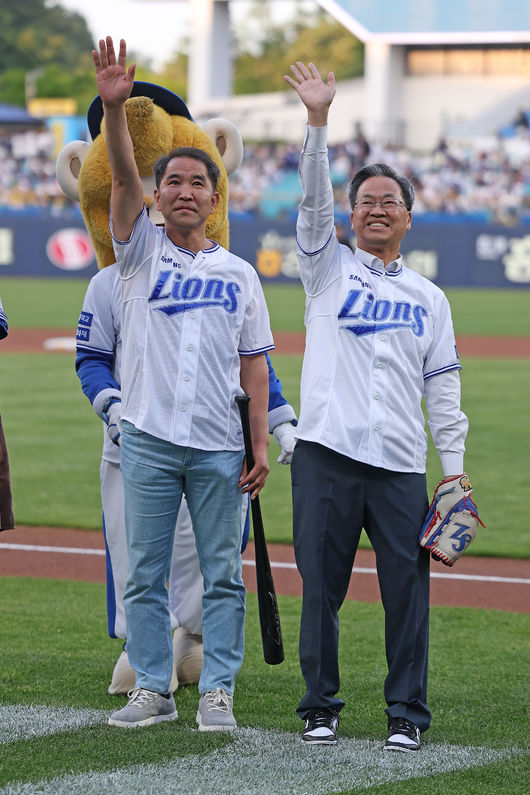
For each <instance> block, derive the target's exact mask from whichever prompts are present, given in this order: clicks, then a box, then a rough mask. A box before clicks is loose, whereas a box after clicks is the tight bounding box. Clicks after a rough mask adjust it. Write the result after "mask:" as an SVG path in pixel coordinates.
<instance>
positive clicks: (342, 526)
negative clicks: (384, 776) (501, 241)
mask: <svg viewBox="0 0 530 795" xmlns="http://www.w3.org/2000/svg"><path fill="white" fill-rule="evenodd" d="M291 72H292V76H286V77H285V80H286V81H287V82H288V83H289V84H290V85H291V86H292V87H293V88H294V89H295V91H296V92H297V93H298V95H299V97H300V99H301V100H302V102H303V103H304V105H305V106H306V108H307V114H308V126H307V131H306V136H305V141H304V145H303V149H302V153H301V157H300V178H301V181H302V189H303V198H302V202H301V204H300V208H299V216H298V221H297V250H298V259H299V262H300V275H301V279H302V283H303V285H304V288H305V291H306V295H307V299H306V316H305V318H306V328H307V331H306V350H305V355H304V364H303V370H302V383H301V412H300V421H299V425H298V428H297V433H296V436H297V439H298V441H297V443H296V447H295V450H294V455H293V460H292V465H291V470H292V471H291V474H292V487H293V526H294V546H295V554H296V562H297V566H298V569H299V571H300V574H301V576H302V579H303V589H304V590H303V606H302V618H301V626H300V664H301V668H302V674H303V676H304V680H305V683H306V688H307V689H306V693H305V694H304V696H303V698H302V699H301V701H300V704H299V706H298V709H297V712H298V714H299V716H300V717H301V718H302V720H304V721H305V727H304V730H303V734H302V737H303V739H304V740H305V741H306V742H307V743H314V744H333V743H335V742H336V733H337V728H338V724H339V713H340V710H341V709H342V707H343V706H344V701H343V700H342V699H340V698H337V695H336V694H337V692H338V690H339V686H340V682H339V666H338V641H339V625H338V610H339V608H340V606H341V604H342V602H343V601H344V598H345V596H346V592H347V589H348V585H349V581H350V575H351V570H352V566H353V561H354V557H355V553H356V550H357V545H358V542H359V537H360V534H361V530H362V528H363V527H364V529H365V530H366V533H367V534H368V537H369V539H370V542H371V544H372V546H373V548H374V550H375V554H376V561H377V571H378V577H379V585H380V590H381V599H382V602H383V606H384V610H385V633H386V656H387V663H388V675H387V677H386V680H385V700H386V703H387V707H386V713H387V717H388V739H387V741H386V744H385V746H384V747H385V749H388V750H397V751H417V750H418V749H419V748H420V733H421V732H423V731H425V730H426V729H428V728H429V724H430V712H429V709H428V707H427V653H428V621H429V553H428V552H427V551H426V550H425V549H423V548H421V547H420V546H419V544H418V535H419V532H420V529H421V527H422V523H423V521H424V518H425V515H426V513H427V509H428V505H429V503H428V499H427V490H426V478H425V460H426V451H427V436H426V433H425V428H424V419H423V414H422V409H421V401H422V397H423V395H425V399H426V405H427V410H428V413H429V425H430V429H431V433H432V436H433V440H434V443H435V445H436V447H437V449H438V452H439V454H440V459H441V464H442V468H443V471H444V475H445V476H446V477H449V476H454V475H455V474H457V473H462V472H463V454H464V442H465V438H466V434H467V427H468V423H467V419H466V417H465V415H464V414H463V413H462V412H461V411H460V380H459V373H458V371H459V370H460V364H459V362H458V355H457V351H456V347H455V339H454V332H453V326H452V321H451V313H450V309H449V305H448V302H447V300H446V298H445V296H444V294H443V293H442V291H441V290H440V289H438V288H437V287H436V286H435V285H434V284H432V283H431V282H429V281H428V280H427V279H425V278H423V277H422V276H419V275H418V274H417V273H415V272H413V271H411V270H409V269H408V268H406V267H405V266H404V264H403V262H402V258H401V255H400V252H399V248H400V244H401V241H402V239H403V237H404V235H405V234H406V232H407V231H408V230H409V229H410V226H411V221H412V215H411V208H412V203H413V200H414V190H413V188H412V186H411V185H410V183H409V182H408V180H407V179H405V178H404V177H401V176H399V175H398V174H396V173H395V172H394V170H393V169H391V168H390V167H389V166H387V165H384V164H376V165H371V166H366V167H364V168H362V169H361V170H360V171H358V172H357V173H356V174H355V175H354V177H353V179H352V180H351V183H350V185H349V187H348V198H349V201H350V204H351V208H352V211H351V216H350V217H351V225H352V229H353V231H354V232H355V235H356V239H357V248H356V250H355V252H352V251H351V250H350V249H349V248H348V247H347V246H344V245H340V244H339V242H338V241H337V238H336V233H335V226H334V207H333V192H332V187H331V182H330V178H329V164H328V157H327V146H326V140H327V139H326V135H327V121H328V111H329V107H330V105H331V102H332V101H333V97H334V95H335V79H334V75H333V73H332V72H330V73H329V75H328V77H327V81H326V82H324V81H323V80H322V79H321V77H320V74H319V72H318V70H317V68H316V67H315V66H314V65H313V64H309V66H308V67H306V66H305V65H304V64H303V63H301V62H297V64H296V65H295V66H291Z"/></svg>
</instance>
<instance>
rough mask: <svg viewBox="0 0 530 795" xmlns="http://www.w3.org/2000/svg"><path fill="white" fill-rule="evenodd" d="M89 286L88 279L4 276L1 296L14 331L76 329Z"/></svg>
mask: <svg viewBox="0 0 530 795" xmlns="http://www.w3.org/2000/svg"><path fill="white" fill-rule="evenodd" d="M87 284H88V281H87V280H86V279H77V278H76V279H61V278H57V279H47V278H46V279H44V278H33V277H26V278H22V277H15V276H4V277H0V297H1V298H2V304H3V307H4V311H5V313H6V315H7V318H8V321H9V328H10V330H14V329H16V328H65V329H70V330H71V329H74V328H75V327H76V326H77V321H78V320H79V312H80V311H81V306H82V305H83V298H84V296H85V292H86V288H87Z"/></svg>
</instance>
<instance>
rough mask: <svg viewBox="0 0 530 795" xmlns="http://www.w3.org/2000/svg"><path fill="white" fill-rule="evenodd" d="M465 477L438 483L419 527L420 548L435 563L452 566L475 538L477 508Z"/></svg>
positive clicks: (459, 476)
mask: <svg viewBox="0 0 530 795" xmlns="http://www.w3.org/2000/svg"><path fill="white" fill-rule="evenodd" d="M472 493H473V489H472V487H471V483H470V482H469V478H468V476H467V475H466V473H465V472H464V473H463V474H462V475H455V476H454V477H450V478H445V479H444V480H442V481H440V483H438V485H437V487H436V490H435V492H434V496H433V499H432V502H431V504H430V507H429V511H428V513H427V516H426V517H425V521H424V523H423V526H422V528H421V532H420V536H419V542H420V546H422V547H425V549H427V550H429V552H430V553H431V555H432V557H433V558H434V559H435V560H441V561H442V563H444V564H445V565H446V566H453V565H454V563H455V561H457V560H458V558H459V557H460V556H461V555H462V554H463V553H464V552H465V550H466V549H467V548H468V546H469V545H470V544H471V542H472V541H473V539H474V538H475V536H476V534H477V530H478V526H479V524H481V525H482V527H485V525H484V522H482V521H481V520H480V519H479V515H478V508H477V506H476V505H475V503H474V502H473V500H472V499H471V494H472Z"/></svg>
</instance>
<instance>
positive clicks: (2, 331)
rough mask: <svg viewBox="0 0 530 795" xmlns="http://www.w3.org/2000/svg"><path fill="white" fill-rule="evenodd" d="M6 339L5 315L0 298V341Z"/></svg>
mask: <svg viewBox="0 0 530 795" xmlns="http://www.w3.org/2000/svg"><path fill="white" fill-rule="evenodd" d="M4 337H7V315H6V313H5V312H4V308H3V306H2V299H1V298H0V340H3V339H4Z"/></svg>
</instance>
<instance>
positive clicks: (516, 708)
mask: <svg viewBox="0 0 530 795" xmlns="http://www.w3.org/2000/svg"><path fill="white" fill-rule="evenodd" d="M279 607H280V613H281V618H282V628H283V635H284V646H285V661H284V662H283V663H282V664H281V665H279V666H268V665H266V664H265V663H264V662H263V658H262V652H261V642H260V640H259V627H258V620H257V605H256V598H255V595H254V594H250V595H249V596H248V609H247V623H246V653H245V661H244V664H243V667H242V669H241V673H240V675H239V677H238V682H237V688H236V695H235V714H236V717H237V719H238V723H239V726H240V729H239V730H238V732H237V733H236V734H235V735H230V736H229V735H215V734H214V735H211V734H208V733H206V734H200V733H199V732H198V731H197V729H196V724H195V713H196V709H197V701H198V693H197V688H196V686H194V685H192V686H188V687H184V688H180V689H179V690H178V691H177V693H176V704H177V709H178V711H179V719H178V721H176V722H174V723H169V724H163V725H161V726H155V727H149V728H146V729H136V730H120V729H116V728H114V727H109V726H107V725H106V719H107V717H108V715H109V712H110V711H111V710H113V709H116V708H118V707H119V706H121V705H122V704H124V703H125V698H124V697H120V696H108V695H107V694H106V687H107V685H108V681H109V678H110V673H111V671H112V667H113V665H114V662H115V659H116V658H117V656H118V654H119V651H120V645H119V641H117V640H115V641H111V640H109V639H108V638H107V637H106V636H105V593H104V586H103V585H98V584H90V583H74V582H68V581H53V580H45V579H43V580H34V579H25V578H20V579H18V578H3V579H2V580H0V611H1V616H2V628H3V629H2V635H3V642H2V654H1V655H0V705H1V706H0V742H2V744H3V746H4V747H3V749H2V755H1V762H0V792H2V793H4V792H5V793H7V792H9V793H32V792H38V793H83V795H90V793H104V792H110V791H112V792H118V793H155V792H161V791H167V792H173V793H212V795H213V793H215V795H217V793H233V794H236V795H237V794H238V793H244V794H245V795H248V793H262V794H263V795H264V794H268V793H270V795H279V793H314V794H315V795H317V794H318V795H320V794H321V793H322V794H323V793H331V792H348V793H354V792H360V791H363V790H366V789H368V788H369V789H370V790H373V791H375V792H377V791H381V792H390V791H391V792H393V793H394V792H397V793H405V792H407V793H412V794H413V795H415V794H416V793H418V795H419V794H420V793H441V792H447V791H449V790H451V789H452V790H454V791H455V792H458V793H523V792H526V791H527V785H528V755H527V727H526V719H527V713H526V701H525V700H526V696H525V693H526V676H525V668H526V665H527V660H528V653H529V651H530V649H529V645H530V644H529V629H530V617H529V616H527V615H516V614H505V613H500V612H498V611H484V610H476V609H470V608H442V607H437V608H433V609H432V613H431V616H432V618H431V651H430V668H431V685H430V705H431V709H432V712H433V715H434V718H433V724H432V727H431V729H430V730H429V732H427V733H426V734H425V735H424V747H423V749H422V751H421V753H420V754H417V755H414V754H407V755H405V754H403V755H401V754H397V755H395V754H383V753H382V750H381V748H382V742H383V740H384V737H385V730H386V718H385V715H384V712H383V708H384V700H383V678H384V671H385V658H384V646H383V636H384V629H383V621H384V618H383V612H382V608H381V606H380V605H377V604H364V603H354V602H347V603H345V604H344V606H343V608H342V610H341V627H342V629H341V654H340V664H341V675H342V688H341V695H342V697H343V698H344V700H345V702H346V707H345V709H344V710H343V712H342V719H341V727H340V743H339V744H338V745H337V746H336V747H334V748H328V747H319V748H307V747H304V746H303V744H302V742H301V740H300V736H299V732H300V729H301V726H302V724H301V722H300V720H299V719H298V717H297V716H296V714H295V707H296V704H297V702H298V699H299V698H300V696H301V694H302V692H303V682H302V679H301V675H300V671H299V667H298V661H297V637H298V622H299V613H300V600H299V599H298V598H294V597H290V598H288V597H279ZM352 649H354V650H355V653H354V654H352V653H351V651H352ZM525 749H526V750H525ZM410 757H413V758H410ZM45 781H47V782H48V783H47V784H46V783H45ZM50 782H51V783H50Z"/></svg>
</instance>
